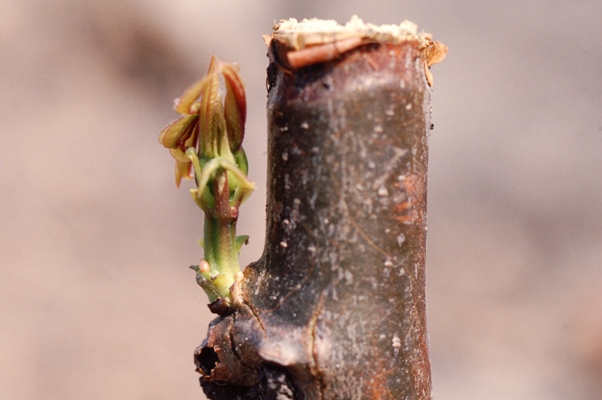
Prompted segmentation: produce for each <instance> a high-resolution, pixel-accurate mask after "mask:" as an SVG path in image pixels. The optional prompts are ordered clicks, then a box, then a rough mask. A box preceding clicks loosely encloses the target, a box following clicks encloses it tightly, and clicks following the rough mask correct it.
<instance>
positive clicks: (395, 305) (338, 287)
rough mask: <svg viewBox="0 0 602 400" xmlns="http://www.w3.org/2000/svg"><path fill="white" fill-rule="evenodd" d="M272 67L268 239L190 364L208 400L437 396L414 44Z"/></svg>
mask: <svg viewBox="0 0 602 400" xmlns="http://www.w3.org/2000/svg"><path fill="white" fill-rule="evenodd" d="M285 53H286V49H282V48H281V45H280V44H279V43H276V42H272V45H271V56H272V59H271V64H270V67H269V68H268V74H269V76H268V82H269V95H268V125H269V127H268V128H269V149H268V162H269V170H268V205H267V214H268V217H267V218H268V221H267V237H266V243H265V250H264V254H263V256H262V258H261V259H260V260H259V261H258V262H256V263H254V264H251V265H250V266H248V267H247V269H246V270H245V272H244V275H245V278H244V280H243V282H241V284H240V285H235V287H234V288H233V298H234V299H235V301H234V303H235V307H234V308H233V309H229V310H227V311H226V312H224V313H225V315H222V316H220V317H219V318H217V319H216V320H214V321H213V322H212V323H211V325H210V328H209V334H208V338H207V339H206V340H205V342H204V343H203V344H202V345H201V346H200V347H199V348H198V349H197V352H196V355H195V362H196V364H197V367H198V370H199V372H201V374H202V375H203V376H202V378H201V384H202V386H203V388H204V390H205V393H206V394H207V395H208V396H209V398H211V399H323V400H325V399H394V400H399V399H429V398H430V390H431V378H430V362H429V356H428V345H427V331H426V304H425V244H426V182H427V133H428V131H429V126H430V89H429V85H428V83H427V79H426V75H425V68H424V65H425V56H424V52H423V49H422V48H421V47H420V45H419V43H418V41H412V40H407V41H403V42H401V43H398V44H388V43H365V44H361V45H360V46H359V47H356V48H354V49H353V50H350V51H348V52H346V53H345V54H342V55H340V54H339V56H338V58H336V59H334V60H331V61H327V62H323V63H319V64H313V65H307V66H304V67H302V68H300V69H296V70H289V69H287V67H286V63H285V62H283V61H282V60H283V58H282V56H283V54H285Z"/></svg>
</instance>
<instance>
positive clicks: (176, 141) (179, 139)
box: [159, 114, 199, 150]
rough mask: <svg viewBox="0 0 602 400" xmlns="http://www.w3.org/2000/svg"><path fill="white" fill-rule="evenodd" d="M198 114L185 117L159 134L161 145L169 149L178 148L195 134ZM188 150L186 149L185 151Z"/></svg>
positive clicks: (172, 123)
mask: <svg viewBox="0 0 602 400" xmlns="http://www.w3.org/2000/svg"><path fill="white" fill-rule="evenodd" d="M198 119H199V115H198V114H193V115H184V116H182V117H180V118H178V119H176V120H175V121H172V122H171V123H170V124H169V125H167V126H166V127H165V128H163V130H162V131H161V133H160V134H159V143H161V144H162V145H163V146H164V147H166V148H168V149H173V148H176V147H178V146H179V145H180V144H181V143H184V142H186V141H187V140H189V138H190V137H191V136H192V135H193V134H194V128H195V126H196V123H197V121H198ZM184 150H186V149H184Z"/></svg>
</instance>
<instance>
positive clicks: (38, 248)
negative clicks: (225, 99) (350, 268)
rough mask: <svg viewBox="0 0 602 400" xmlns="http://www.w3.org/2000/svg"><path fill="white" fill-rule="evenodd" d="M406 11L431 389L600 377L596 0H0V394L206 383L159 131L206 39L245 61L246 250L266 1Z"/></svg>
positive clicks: (539, 388) (562, 385) (539, 394)
mask: <svg viewBox="0 0 602 400" xmlns="http://www.w3.org/2000/svg"><path fill="white" fill-rule="evenodd" d="M353 14H358V15H359V16H360V17H362V18H363V19H364V20H366V21H367V22H373V23H378V24H381V23H395V24H397V23H399V22H401V21H402V20H404V19H409V20H411V21H413V22H415V23H417V24H418V26H419V29H420V30H422V29H423V30H425V31H427V32H431V33H433V35H434V37H435V38H436V39H438V40H440V41H442V42H443V43H445V44H446V45H448V46H449V48H450V52H449V54H448V57H447V59H446V60H445V61H444V62H443V63H442V64H438V65H436V66H434V67H433V69H432V72H433V74H434V76H435V85H434V93H433V122H434V125H435V129H434V131H432V133H431V136H430V146H431V148H430V174H429V216H428V219H429V238H428V257H427V258H428V288H427V295H428V308H429V316H428V317H429V330H430V346H431V352H432V364H433V393H434V397H435V398H436V399H442V400H443V399H453V400H455V399H458V400H460V399H462V400H468V399H479V400H480V399H494V400H496V399H500V400H501V399H504V400H505V399H527V400H529V399H545V400H550V399H552V400H554V399H586V400H596V399H600V398H602V268H601V264H602V184H601V178H600V175H601V172H602V157H601V155H600V154H602V79H600V65H601V64H602V46H601V41H600V36H601V34H602V28H601V27H600V16H602V2H600V1H599V0H576V1H572V2H548V1H541V0H539V1H528V2H527V1H512V0H510V1H500V0H493V1H489V2H480V1H475V0H473V1H470V0H465V1H456V2H446V3H444V2H437V1H432V0H429V1H425V0H422V1H405V2H400V1H373V2H367V1H356V0H345V1H340V0H333V1H329V2H322V1H305V2H292V1H273V0H272V1H250V0H230V1H222V2H217V1H214V2H210V1H202V0H194V1H193V0H174V1H170V2H167V1H158V0H153V1H151V0H145V1H143V0H132V1H126V2H124V1H122V0H104V1H92V0H79V1H77V0H55V1H51V2H50V1H32V0H0V135H2V137H3V138H4V139H3V140H2V143H3V144H2V145H0V165H1V166H2V169H1V172H0V239H1V240H0V260H1V262H2V264H1V267H0V272H1V278H0V377H1V378H0V399H8V400H16V399H19V400H29V399H46V400H54V399H57V400H58V399H61V400H63V399H145V400H151V399H180V400H183V399H203V398H204V397H203V395H202V391H201V389H200V387H199V384H198V374H197V373H196V372H195V371H194V365H193V362H192V353H193V350H194V348H195V347H196V346H197V345H198V344H200V342H201V341H202V339H203V338H204V337H205V334H206V329H207V324H208V323H209V321H210V320H211V319H212V316H211V315H210V313H209V312H208V310H207V307H206V297H205V294H204V293H203V291H202V290H201V289H200V288H199V287H198V286H197V285H196V283H195V280H194V273H193V272H192V271H190V270H189V269H188V266H189V265H190V264H193V263H197V262H198V260H199V258H200V257H201V255H202V252H201V249H200V248H199V247H198V246H197V244H196V240H197V238H200V237H201V236H202V217H201V213H200V211H199V210H198V209H197V208H196V206H195V205H194V204H193V202H192V201H191V200H190V197H189V194H188V190H187V189H188V187H189V185H188V183H184V184H183V188H182V189H180V190H177V189H176V187H175V185H174V178H173V160H172V159H171V157H170V156H169V154H168V152H167V151H166V150H165V149H163V148H162V146H160V145H159V143H158V142H157V136H158V134H159V131H160V130H161V129H162V128H163V127H164V126H165V125H166V124H167V123H168V122H169V121H171V120H172V119H175V118H176V117H177V115H176V113H175V112H173V111H172V104H173V99H174V98H176V97H178V96H179V95H180V94H181V93H182V92H183V90H184V89H185V88H186V87H188V85H189V84H191V83H192V82H193V81H195V80H196V79H198V78H199V77H200V76H202V75H203V74H204V73H205V72H206V68H207V65H208V62H209V58H210V56H211V55H212V54H218V55H219V57H220V58H221V59H222V60H225V61H236V62H238V63H239V64H240V65H241V74H242V77H243V79H244V80H245V82H246V87H247V90H248V92H247V98H248V100H247V101H248V104H249V112H248V114H249V118H248V126H247V136H246V140H245V142H246V144H245V148H246V149H247V152H248V154H249V159H250V165H251V171H250V177H251V179H252V180H254V181H255V182H257V187H258V189H257V190H256V192H255V194H254V195H253V196H252V197H251V199H250V201H249V202H248V203H246V204H245V205H244V206H243V208H242V217H241V221H240V225H239V232H240V233H241V234H250V235H251V242H250V245H249V246H247V247H245V248H244V249H243V252H242V260H243V262H244V264H246V263H248V262H250V261H253V260H256V259H257V258H259V256H260V254H261V252H262V246H263V235H264V232H265V226H264V220H265V216H264V204H265V173H266V112H265V102H266V90H265V68H266V66H267V59H266V57H265V54H266V48H265V45H264V43H263V41H262V39H261V35H262V34H265V33H269V32H270V31H271V27H272V25H273V24H274V21H278V20H279V19H281V18H288V17H295V18H297V19H302V18H306V17H307V18H309V17H319V18H329V19H336V20H338V21H339V22H346V21H347V20H349V18H350V17H351V15H353Z"/></svg>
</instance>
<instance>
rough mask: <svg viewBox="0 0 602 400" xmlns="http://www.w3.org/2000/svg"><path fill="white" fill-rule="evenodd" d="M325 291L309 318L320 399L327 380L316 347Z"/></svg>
mask: <svg viewBox="0 0 602 400" xmlns="http://www.w3.org/2000/svg"><path fill="white" fill-rule="evenodd" d="M324 293H325V292H324V291H323V292H322V293H321V294H320V299H319V300H318V306H317V307H316V309H315V311H314V313H313V315H312V317H311V319H310V320H309V330H310V332H311V341H310V342H309V351H310V353H311V356H312V358H311V359H312V361H313V365H312V366H310V372H311V374H312V375H313V376H314V377H316V378H317V382H316V383H317V385H316V386H317V391H318V395H319V398H318V400H322V399H324V389H325V388H326V382H325V380H324V372H323V371H321V370H320V363H319V362H318V360H319V352H318V349H317V348H316V341H317V337H318V335H317V331H316V328H317V326H318V319H319V318H320V315H321V314H322V311H323V309H324Z"/></svg>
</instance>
